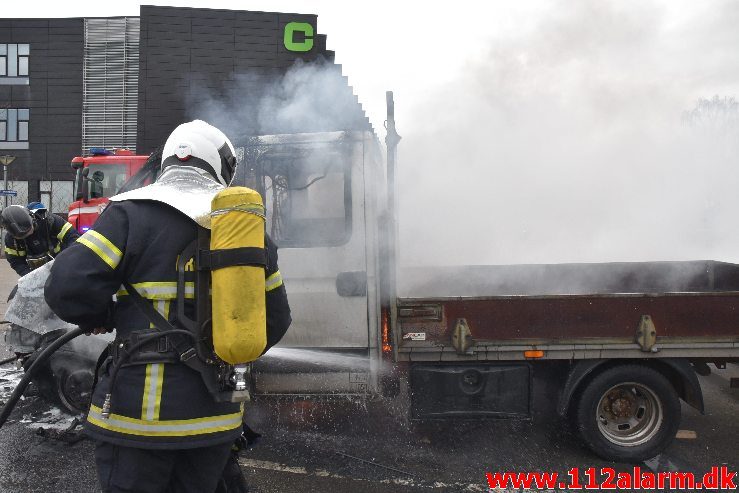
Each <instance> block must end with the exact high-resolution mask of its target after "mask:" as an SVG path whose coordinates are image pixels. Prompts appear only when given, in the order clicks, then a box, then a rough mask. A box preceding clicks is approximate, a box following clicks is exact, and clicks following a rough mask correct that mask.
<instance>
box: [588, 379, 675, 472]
mask: <svg viewBox="0 0 739 493" xmlns="http://www.w3.org/2000/svg"><path fill="white" fill-rule="evenodd" d="M576 421H577V429H578V432H579V433H580V436H581V437H582V439H583V440H584V441H585V443H586V444H587V446H588V447H590V449H591V450H592V451H593V452H595V453H596V454H597V455H599V456H601V457H603V458H604V459H607V460H611V461H618V462H639V461H643V460H646V459H649V458H652V457H654V456H656V455H657V454H659V453H660V452H661V451H662V450H664V449H665V447H667V445H669V444H670V442H671V441H672V439H673V438H674V437H675V433H676V432H677V429H678V426H679V425H680V399H679V398H678V395H677V392H676V391H675V389H674V388H673V386H672V384H670V382H669V380H667V378H665V376H664V375H662V374H661V373H659V372H658V371H656V370H653V369H652V368H649V367H646V366H641V365H622V366H617V367H614V368H611V369H608V370H606V371H604V372H603V373H601V374H599V375H597V376H595V377H594V378H593V379H592V380H591V381H590V382H589V383H588V384H587V385H586V387H585V388H584V389H583V391H582V393H581V394H580V398H579V401H578V403H577V413H576Z"/></svg>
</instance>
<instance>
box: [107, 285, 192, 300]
mask: <svg viewBox="0 0 739 493" xmlns="http://www.w3.org/2000/svg"><path fill="white" fill-rule="evenodd" d="M132 286H133V287H134V289H136V291H138V292H139V294H140V295H141V296H143V297H144V298H146V299H149V300H174V299H176V298H177V283H176V282H170V281H159V282H137V283H134V284H132ZM116 296H128V291H126V288H124V287H122V286H121V289H119V290H118V291H117V292H116ZM185 298H187V299H192V298H195V283H194V282H186V283H185Z"/></svg>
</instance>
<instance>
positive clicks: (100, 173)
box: [67, 147, 149, 233]
mask: <svg viewBox="0 0 739 493" xmlns="http://www.w3.org/2000/svg"><path fill="white" fill-rule="evenodd" d="M90 154H91V155H90V156H88V157H75V158H74V159H72V169H74V170H76V173H77V174H76V176H75V180H74V202H72V203H71V204H70V205H69V215H68V216H67V220H68V221H69V222H70V223H72V225H73V226H74V227H75V228H77V231H79V232H80V233H84V232H85V231H87V230H88V229H90V227H91V226H92V224H93V223H94V222H95V220H96V219H97V218H98V216H99V215H100V213H101V212H103V210H104V209H105V207H106V206H107V205H108V202H109V200H108V198H109V197H112V196H113V195H115V194H116V193H118V191H119V190H120V188H121V186H122V185H123V184H124V183H125V182H126V181H127V180H128V179H129V178H131V177H132V176H133V175H134V173H136V172H137V171H138V170H139V169H141V167H142V166H143V165H144V163H145V162H146V160H147V159H148V158H149V156H138V155H136V154H134V152H133V151H129V150H127V149H114V150H113V151H109V150H107V149H104V148H101V147H93V148H91V149H90Z"/></svg>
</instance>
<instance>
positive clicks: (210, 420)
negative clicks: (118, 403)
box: [87, 405, 244, 437]
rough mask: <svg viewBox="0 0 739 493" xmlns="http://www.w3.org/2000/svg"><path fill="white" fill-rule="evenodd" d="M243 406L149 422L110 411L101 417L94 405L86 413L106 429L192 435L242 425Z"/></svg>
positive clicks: (147, 433) (154, 433)
mask: <svg viewBox="0 0 739 493" xmlns="http://www.w3.org/2000/svg"><path fill="white" fill-rule="evenodd" d="M243 412H244V407H243V405H242V406H241V409H240V410H239V412H236V413H233V414H223V415H220V416H209V417H207V418H194V419H172V420H155V421H146V420H143V419H136V418H129V417H127V416H121V415H119V414H111V415H110V417H109V418H108V419H104V418H103V416H102V410H101V409H100V408H99V407H97V406H95V405H92V406H90V412H89V414H88V416H87V421H88V423H91V424H93V425H95V426H98V427H100V428H103V429H105V430H110V431H115V432H118V433H124V434H127V435H138V436H170V437H171V436H192V435H204V434H207V433H218V432H221V431H229V430H233V429H234V428H240V427H241V421H242V415H243Z"/></svg>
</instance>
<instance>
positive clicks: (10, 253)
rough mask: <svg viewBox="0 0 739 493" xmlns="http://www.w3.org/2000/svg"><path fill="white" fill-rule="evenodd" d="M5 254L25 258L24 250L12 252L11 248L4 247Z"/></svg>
mask: <svg viewBox="0 0 739 493" xmlns="http://www.w3.org/2000/svg"><path fill="white" fill-rule="evenodd" d="M5 253H7V254H8V255H15V256H16V257H25V256H26V251H25V250H13V249H12V248H8V247H5Z"/></svg>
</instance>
